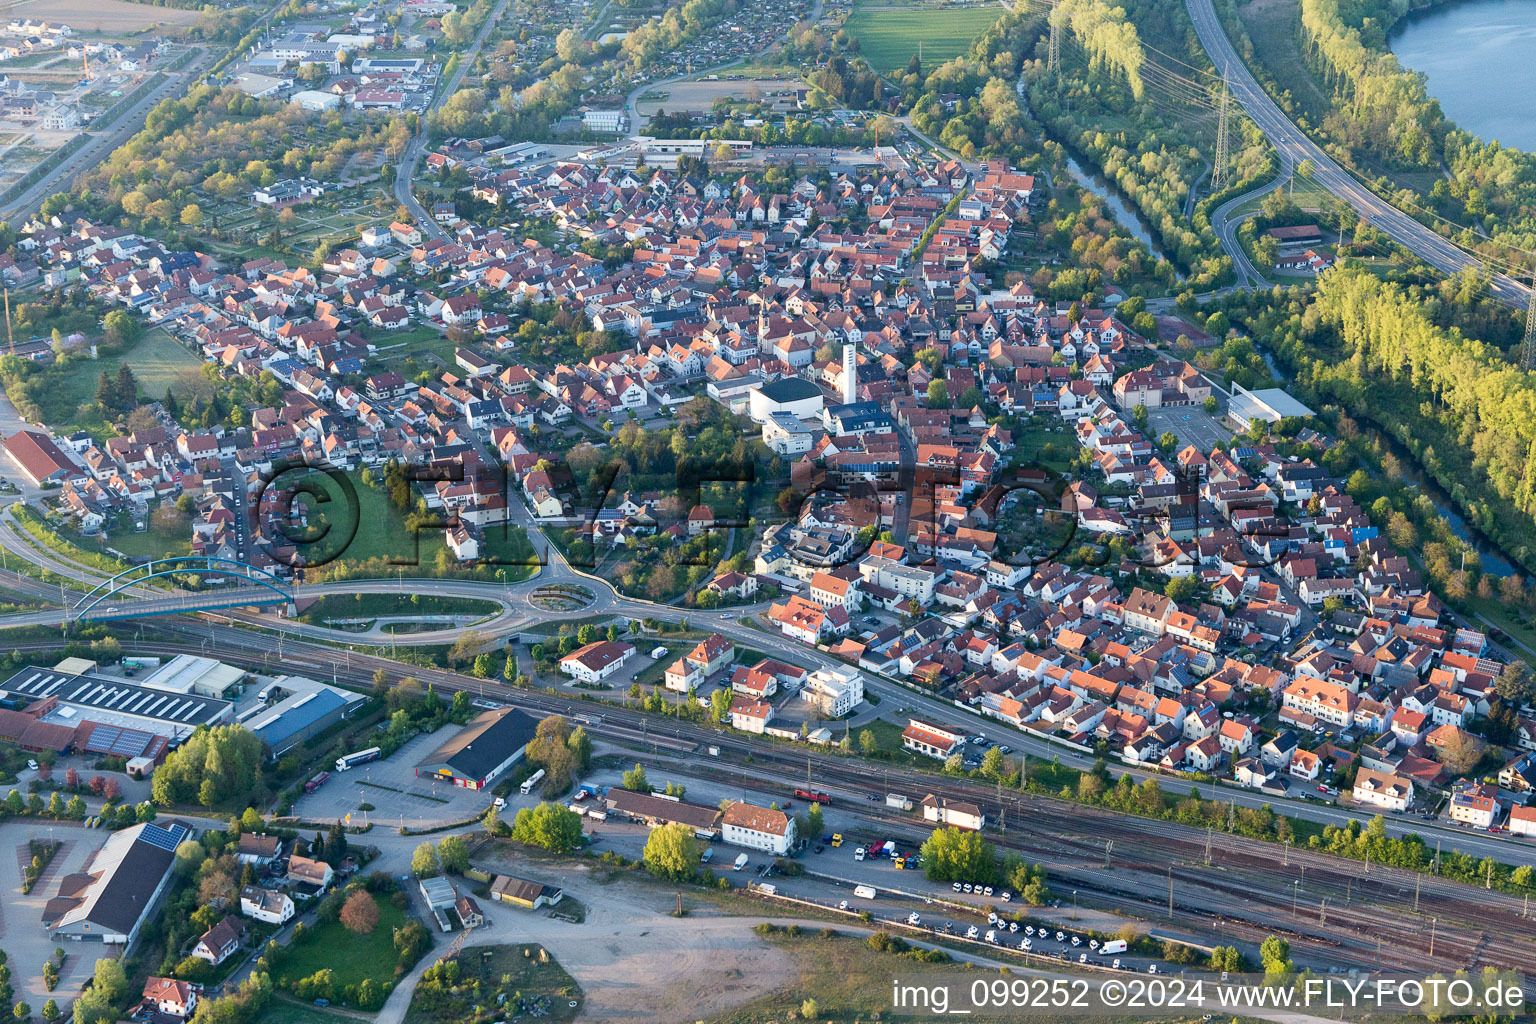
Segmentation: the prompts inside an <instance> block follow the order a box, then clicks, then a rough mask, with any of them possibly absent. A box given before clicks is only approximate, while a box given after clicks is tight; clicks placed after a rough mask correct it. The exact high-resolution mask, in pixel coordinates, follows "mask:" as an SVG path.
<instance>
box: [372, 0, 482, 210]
mask: <svg viewBox="0 0 1536 1024" xmlns="http://www.w3.org/2000/svg"><path fill="white" fill-rule="evenodd" d="M510 2H511V0H497V2H496V6H495V7H494V8H493V9H492V10H491V13H490V14H489V15H487V16H486V19H485V21H484V22H483V23H482V24H481V26H480V31H478V32H476V33H475V39H474V42H473V43H471V44H470V47H469V49H468V50H464V51H462V52H461V53H460V54H459V64H458V67H456V68H454V71H453V76H452V77H451V78H449V79H448V80H447V81H446V82H442V83H440V84H439V88H438V90H437V95H436V96H434V97H433V98H432V102H431V104H430V105H428V107H427V109H426V110H423V111H422V112H421V123H420V124H419V125H418V126H417V128H416V134H415V135H414V136H412V138H411V141H410V142H409V143H407V144H406V147H405V152H404V153H402V154H400V161H399V163H398V164H396V165H395V199H396V201H398V202H399V203H400V205H401V206H404V207H405V208H406V209H407V210H410V211H411V216H412V217H415V218H416V223H417V225H419V226H420V227H421V230H422V232H423V233H424V234H427V235H430V236H431V237H433V238H439V239H444V240H446V239H447V238H448V232H446V231H444V230H443V229H442V227H441V226H440V225H439V224H438V223H437V221H435V220H433V219H432V215H431V214H430V213H428V212H427V210H426V208H425V207H423V206H422V205H421V203H420V202H418V201H417V199H416V195H415V193H413V192H412V191H411V183H412V182H413V181H415V180H416V166H417V164H419V163H421V157H422V154H423V153H425V152H426V150H427V115H428V114H430V113H431V112H432V111H434V110H436V109H437V108H438V107H440V106H442V105H443V104H444V103H446V102H448V98H449V97H450V96H452V95H453V94H454V93H456V92H458V91H459V83H460V82H462V81H463V80H464V73H465V72H466V71H468V70H469V68H470V65H472V64H474V62H475V60H476V59H477V58H478V57H479V56H480V48H481V47H482V46H484V45H485V40H486V37H488V36H489V35H490V34H491V28H492V27H493V26H494V25H495V24H496V23H497V22H498V21H500V20H501V16H502V15H503V14H505V13H506V11H507V4H508V3H510Z"/></svg>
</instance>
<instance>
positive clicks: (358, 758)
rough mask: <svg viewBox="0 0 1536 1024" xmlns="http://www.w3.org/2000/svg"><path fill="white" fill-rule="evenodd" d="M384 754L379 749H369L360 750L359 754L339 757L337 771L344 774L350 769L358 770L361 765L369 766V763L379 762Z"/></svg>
mask: <svg viewBox="0 0 1536 1024" xmlns="http://www.w3.org/2000/svg"><path fill="white" fill-rule="evenodd" d="M382 753H384V751H382V750H380V749H379V748H378V747H369V748H368V749H367V750H359V751H358V752H357V753H355V754H348V755H347V756H346V757H338V758H337V759H336V770H337V771H339V772H344V771H346V770H347V769H348V768H356V767H357V766H358V765H360V764H367V763H368V762H369V761H377V760H378V759H379V755H380V754H382Z"/></svg>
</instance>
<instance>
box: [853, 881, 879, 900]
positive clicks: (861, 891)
mask: <svg viewBox="0 0 1536 1024" xmlns="http://www.w3.org/2000/svg"><path fill="white" fill-rule="evenodd" d="M853 894H854V895H855V896H857V897H858V898H859V899H861V900H872V899H874V898H875V887H874V886H872V885H856V886H854V887H853Z"/></svg>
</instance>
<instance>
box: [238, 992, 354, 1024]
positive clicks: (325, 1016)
mask: <svg viewBox="0 0 1536 1024" xmlns="http://www.w3.org/2000/svg"><path fill="white" fill-rule="evenodd" d="M356 1022H357V1017H356V1016H355V1015H354V1014H351V1013H336V1012H333V1011H331V1010H322V1009H321V1008H320V1007H318V1006H314V1005H312V1004H310V1003H301V1002H299V1001H298V1000H296V999H294V998H293V997H291V996H288V995H286V994H284V993H281V992H274V993H273V994H272V998H271V999H269V1000H267V1005H266V1006H264V1007H262V1008H261V1014H260V1015H259V1016H258V1017H257V1018H256V1021H255V1024H356Z"/></svg>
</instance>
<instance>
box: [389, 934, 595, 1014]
mask: <svg viewBox="0 0 1536 1024" xmlns="http://www.w3.org/2000/svg"><path fill="white" fill-rule="evenodd" d="M456 960H457V962H458V970H459V973H458V979H457V983H456V984H455V985H453V986H452V987H451V988H447V987H446V986H442V985H441V984H440V983H437V982H433V981H430V980H426V979H424V980H423V981H422V983H421V984H419V985H418V986H417V988H416V991H415V992H414V993H412V996H411V1005H410V1009H408V1010H407V1011H406V1014H405V1024H459V1022H463V1024H475V1022H477V1021H483V1020H492V1019H512V1020H516V1019H518V1018H520V1017H522V1016H524V1015H525V1014H528V1013H532V1014H533V1015H534V1016H535V1017H537V1018H539V1019H541V1020H549V1021H557V1022H558V1021H568V1020H573V1019H574V1018H575V1017H576V1016H577V1015H578V1014H580V1013H581V988H580V986H578V985H577V984H576V981H575V979H574V978H572V977H571V976H570V975H569V974H567V973H566V971H565V968H563V967H561V966H560V964H559V963H558V962H557V961H556V960H555V959H554V957H552V956H550V955H549V954H548V952H546V951H545V950H544V948H543V947H542V946H539V945H537V944H535V943H524V944H519V945H512V946H471V947H470V948H468V949H466V950H464V951H463V952H461V953H460V954H459V955H458V957H457V958H456ZM500 997H504V998H505V1003H504V1004H502V1005H498V1004H497V999H498V998H500Z"/></svg>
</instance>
